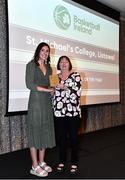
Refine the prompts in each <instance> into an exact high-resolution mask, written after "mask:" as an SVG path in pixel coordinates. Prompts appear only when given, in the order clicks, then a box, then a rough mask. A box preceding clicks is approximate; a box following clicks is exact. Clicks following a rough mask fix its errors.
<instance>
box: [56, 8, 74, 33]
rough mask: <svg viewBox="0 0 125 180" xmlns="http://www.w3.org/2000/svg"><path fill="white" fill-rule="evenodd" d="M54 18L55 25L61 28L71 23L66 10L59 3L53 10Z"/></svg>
mask: <svg viewBox="0 0 125 180" xmlns="http://www.w3.org/2000/svg"><path fill="white" fill-rule="evenodd" d="M54 19H55V23H56V25H57V26H58V27H59V28H60V29H63V30H66V29H68V28H69V26H70V24H71V17H70V14H69V12H68V10H67V9H66V8H65V7H64V6H61V5H58V6H56V8H55V10H54Z"/></svg>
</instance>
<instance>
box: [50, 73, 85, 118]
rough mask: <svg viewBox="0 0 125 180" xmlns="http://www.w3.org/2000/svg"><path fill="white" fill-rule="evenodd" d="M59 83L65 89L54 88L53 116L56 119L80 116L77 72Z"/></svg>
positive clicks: (79, 88)
mask: <svg viewBox="0 0 125 180" xmlns="http://www.w3.org/2000/svg"><path fill="white" fill-rule="evenodd" d="M59 82H60V83H63V84H64V85H65V86H66V89H60V88H56V89H55V93H54V97H53V106H54V115H55V116H56V117H64V116H70V117H71V116H77V115H79V116H81V109H80V94H81V77H80V74H79V73H77V72H73V73H71V74H70V75H69V76H68V78H67V79H66V80H61V79H60V78H59Z"/></svg>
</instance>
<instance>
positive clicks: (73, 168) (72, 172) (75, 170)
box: [70, 165, 78, 174]
mask: <svg viewBox="0 0 125 180" xmlns="http://www.w3.org/2000/svg"><path fill="white" fill-rule="evenodd" d="M77 172H78V167H77V166H76V165H71V167H70V173H71V174H76V173H77Z"/></svg>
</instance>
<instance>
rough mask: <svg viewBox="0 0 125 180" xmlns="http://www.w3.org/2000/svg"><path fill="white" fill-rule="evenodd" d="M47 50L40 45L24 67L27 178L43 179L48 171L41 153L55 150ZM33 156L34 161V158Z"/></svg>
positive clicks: (50, 69)
mask: <svg viewBox="0 0 125 180" xmlns="http://www.w3.org/2000/svg"><path fill="white" fill-rule="evenodd" d="M51 74H52V68H51V66H50V47H49V45H48V44H46V43H45V42H41V43H40V44H39V45H38V46H37V48H36V50H35V53H34V57H33V59H32V60H31V61H30V62H29V63H28V64H27V65H26V86H27V88H28V89H30V95H29V103H28V115H27V123H28V145H29V148H30V154H31V160H32V169H31V170H30V173H31V174H34V175H36V176H40V177H45V176H47V175H48V173H49V172H51V171H52V168H51V167H50V166H48V165H47V164H46V163H45V149H46V148H52V147H54V146H55V133H54V121H53V110H52V104H51V93H52V92H53V89H52V88H50V82H49V76H50V75H51ZM37 153H38V154H39V155H38V158H37Z"/></svg>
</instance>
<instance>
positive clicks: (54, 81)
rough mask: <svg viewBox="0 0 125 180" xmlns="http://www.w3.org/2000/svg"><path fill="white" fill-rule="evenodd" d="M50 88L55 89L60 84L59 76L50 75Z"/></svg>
mask: <svg viewBox="0 0 125 180" xmlns="http://www.w3.org/2000/svg"><path fill="white" fill-rule="evenodd" d="M49 79H50V86H51V87H55V86H57V85H58V84H59V78H58V75H57V74H53V75H50V77H49Z"/></svg>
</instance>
